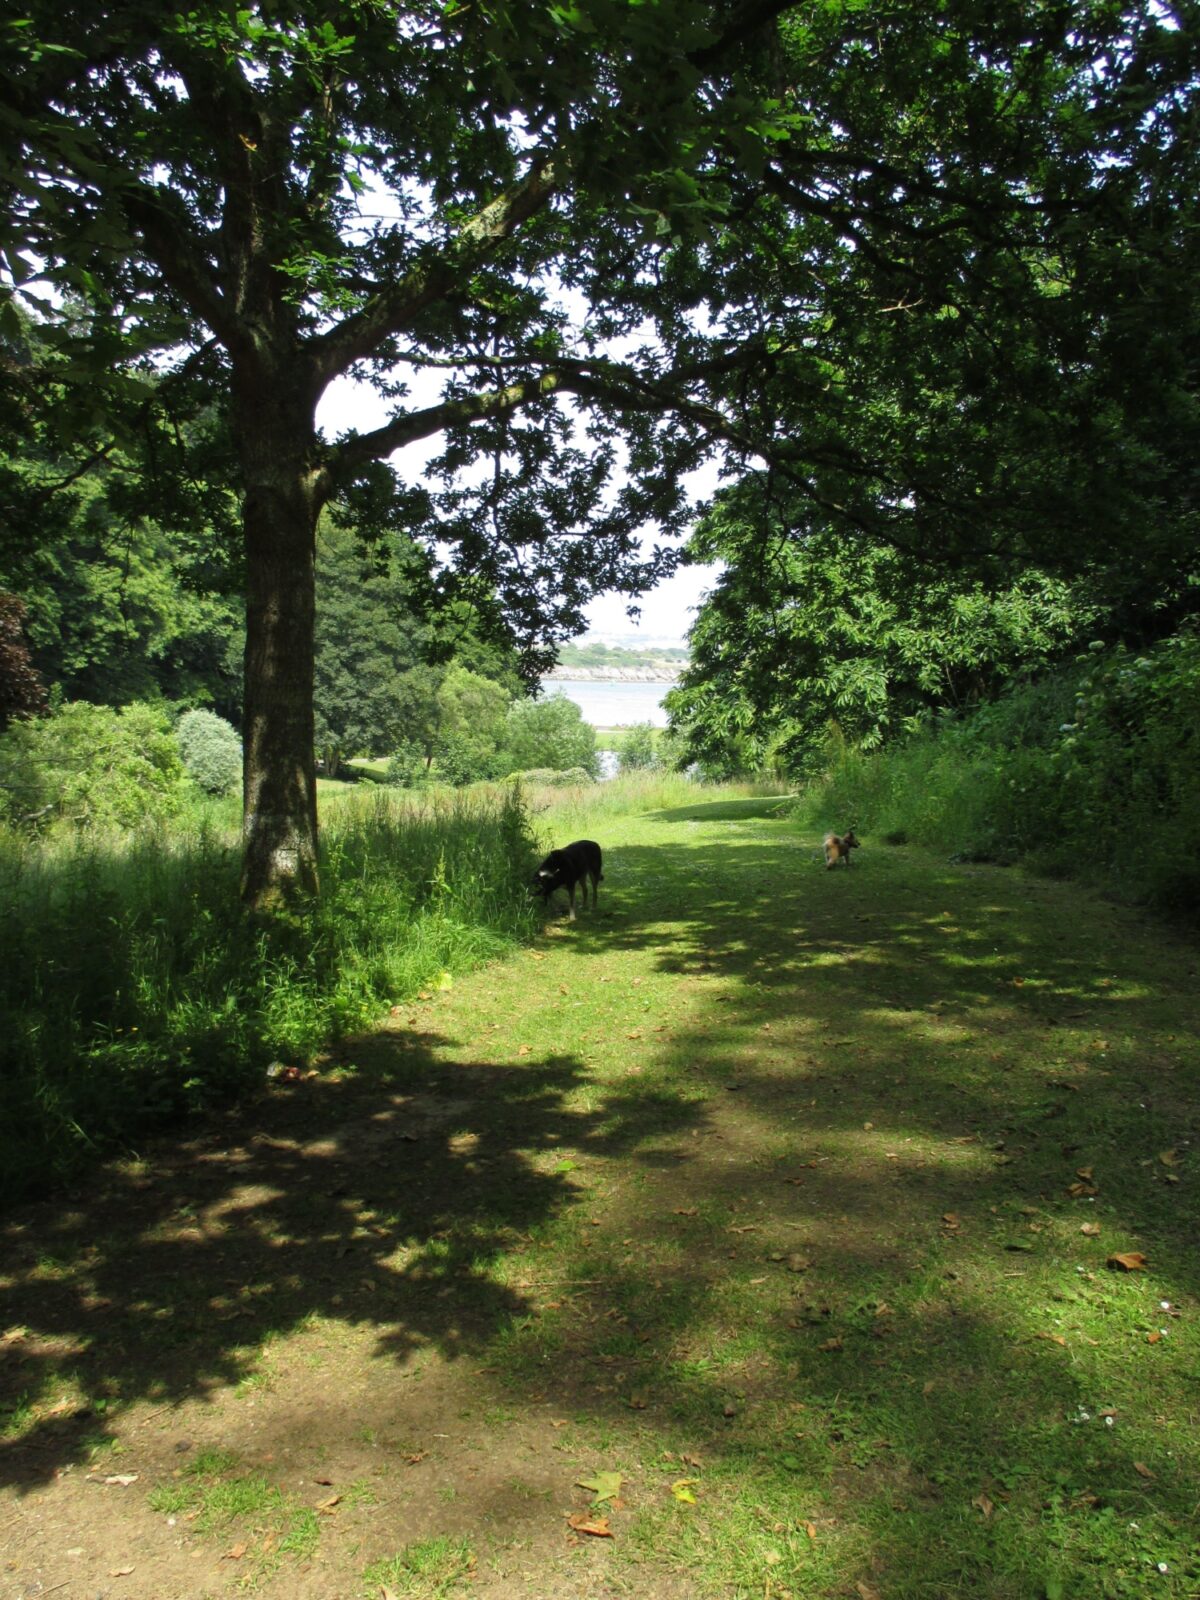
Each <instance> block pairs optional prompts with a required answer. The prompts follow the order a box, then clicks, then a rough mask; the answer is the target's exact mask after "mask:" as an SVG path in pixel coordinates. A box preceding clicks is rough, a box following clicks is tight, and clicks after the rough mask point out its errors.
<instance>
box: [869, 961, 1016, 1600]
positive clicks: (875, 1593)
mask: <svg viewBox="0 0 1200 1600" xmlns="http://www.w3.org/2000/svg"><path fill="white" fill-rule="evenodd" d="M1013 981H1014V982H1015V983H1024V982H1025V980H1024V978H1016V979H1014V980H1013ZM854 1588H855V1592H856V1593H857V1595H858V1600H879V1590H878V1589H872V1587H871V1585H870V1584H869V1583H856V1584H855V1585H854Z"/></svg>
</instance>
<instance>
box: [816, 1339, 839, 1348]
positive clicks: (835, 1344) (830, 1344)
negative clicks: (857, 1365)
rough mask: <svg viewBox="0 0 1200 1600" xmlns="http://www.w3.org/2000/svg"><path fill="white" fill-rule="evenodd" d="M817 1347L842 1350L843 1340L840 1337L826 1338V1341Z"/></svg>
mask: <svg viewBox="0 0 1200 1600" xmlns="http://www.w3.org/2000/svg"><path fill="white" fill-rule="evenodd" d="M817 1348H818V1349H819V1350H840V1349H841V1348H842V1341H841V1340H840V1339H826V1341H825V1343H824V1344H822V1345H818V1346H817Z"/></svg>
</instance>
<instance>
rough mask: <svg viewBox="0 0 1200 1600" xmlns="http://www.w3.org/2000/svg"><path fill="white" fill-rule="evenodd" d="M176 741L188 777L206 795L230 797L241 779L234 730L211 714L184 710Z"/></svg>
mask: <svg viewBox="0 0 1200 1600" xmlns="http://www.w3.org/2000/svg"><path fill="white" fill-rule="evenodd" d="M175 739H176V742H177V743H178V745H179V754H180V757H181V759H182V761H183V765H184V768H185V769H186V771H187V775H188V777H189V778H191V779H192V781H193V782H194V783H196V784H198V785H199V786H200V788H201V789H203V790H205V792H206V793H208V794H232V793H233V791H234V789H236V788H237V785H238V782H239V780H240V779H241V776H242V741H241V740H240V739H239V738H238V733H237V729H236V728H235V727H234V726H233V724H232V723H229V722H226V721H225V718H224V717H218V716H217V715H216V713H215V712H213V711H200V710H197V711H186V712H184V714H183V716H182V717H180V719H179V723H178V725H177V727H176V729H175Z"/></svg>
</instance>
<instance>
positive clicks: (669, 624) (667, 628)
mask: <svg viewBox="0 0 1200 1600" xmlns="http://www.w3.org/2000/svg"><path fill="white" fill-rule="evenodd" d="M435 398H436V395H435V394H432V393H431V394H430V395H429V397H428V400H429V401H432V400H434V399H435ZM418 403H420V404H425V403H427V401H426V399H425V397H421V398H420V399H419V401H418ZM389 415H390V412H389V410H388V408H387V406H386V404H385V403H384V401H383V400H382V399H381V398H380V396H379V395H377V394H376V393H375V391H374V390H373V389H372V388H371V387H370V386H369V385H367V384H362V383H356V382H355V381H354V380H353V379H350V378H339V379H337V380H335V382H334V383H332V384H330V386H329V388H328V389H327V390H326V391H325V394H324V396H323V398H322V400H321V403H320V405H319V406H318V408H317V423H318V426H320V427H321V428H323V429H324V430H325V432H326V433H327V434H329V435H330V436H336V435H337V434H339V433H342V432H344V431H345V429H347V428H357V429H358V430H359V431H360V432H366V431H367V430H369V429H371V428H377V427H379V426H380V425H381V424H382V423H383V422H385V421H386V420H387V418H388V416H389ZM440 448H441V445H440V441H439V440H437V439H429V440H423V441H421V442H420V443H418V444H415V445H410V446H408V449H407V450H406V451H401V452H398V453H397V456H395V457H393V460H396V461H397V464H399V465H402V466H403V468H405V469H406V470H407V471H408V472H409V473H410V474H411V475H412V476H413V477H416V476H417V475H418V474H419V473H420V470H421V467H422V466H423V464H424V462H425V461H426V460H428V459H429V457H430V456H432V455H435V454H436V453H437V451H438V450H439V449H440ZM692 477H693V480H694V485H693V493H694V496H695V498H696V499H697V500H699V499H703V498H705V497H706V496H707V495H710V494H711V493H712V491H713V489H714V488H715V487H716V483H717V469H716V465H715V463H710V464H708V465H706V466H705V467H703V468H701V470H700V471H699V472H696V473H694V474H692ZM649 543H653V538H651V539H650V540H649ZM719 573H720V568H719V567H708V566H706V567H686V568H683V569H681V570H680V571H679V572H677V573H676V574H675V575H674V577H671V578H665V579H664V580H663V582H662V583H660V584H659V585H658V586H657V587H656V588H654V589H652V590H651V591H650V592H649V593H648V594H646V595H643V596H642V598H641V600H640V601H638V602H636V603H637V604H638V605H639V606H640V608H641V616H640V617H639V618H636V619H631V618H630V617H628V616H627V615H626V611H627V609H628V607H629V605H630V603H631V602H630V601H629V599H628V597H627V596H625V595H621V594H606V595H602V596H601V597H600V598H599V599H597V600H593V601H592V603H591V605H590V606H588V607H587V609H586V616H587V624H588V626H587V632H586V633H584V634H581V635H580V637H579V639H578V641H577V642H578V643H581V644H582V643H592V642H602V643H604V644H610V645H611V644H622V645H626V646H632V647H633V648H645V649H653V648H662V647H664V646H667V645H682V644H686V642H687V639H686V635H687V631H688V629H689V628H690V627H691V625H692V623H693V622H694V621H695V620H696V609H697V607H698V606H699V604H700V602H701V600H702V599H703V597H704V593H705V591H706V590H707V589H710V588H711V587H712V585H713V584H714V583H715V582H716V579H717V577H718V575H719Z"/></svg>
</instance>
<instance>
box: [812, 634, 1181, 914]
mask: <svg viewBox="0 0 1200 1600" xmlns="http://www.w3.org/2000/svg"><path fill="white" fill-rule="evenodd" d="M827 756H828V757H829V759H828V761H827V767H826V771H825V773H824V774H823V775H822V777H821V779H820V780H819V781H817V782H815V783H814V784H813V785H812V786H811V787H810V789H809V790H808V791H807V792H806V794H805V796H804V798H803V800H802V802H801V813H802V815H804V817H805V818H806V819H808V820H810V821H812V822H814V823H817V824H821V823H824V825H826V826H828V825H829V823H830V822H832V821H833V820H835V819H847V820H852V821H853V822H854V824H855V827H856V829H857V830H858V831H860V832H861V833H863V834H864V835H867V836H869V837H870V838H871V842H872V843H875V844H878V843H882V842H883V840H885V839H888V838H890V839H892V840H893V841H895V842H900V841H903V840H906V839H907V840H912V841H913V842H914V843H916V844H921V845H924V846H926V847H927V848H930V849H933V850H936V851H938V852H939V853H941V854H944V855H953V856H957V857H959V858H966V859H983V860H992V861H1004V862H1013V861H1023V862H1027V863H1029V864H1030V865H1032V866H1033V867H1035V868H1037V869H1038V870H1040V871H1049V872H1060V873H1070V874H1073V875H1076V876H1082V877H1085V878H1090V879H1091V880H1092V881H1094V882H1097V883H1098V884H1101V885H1102V886H1105V887H1109V888H1113V889H1115V890H1116V891H1117V892H1118V893H1120V894H1121V895H1122V896H1123V897H1125V898H1126V899H1130V900H1136V901H1144V902H1147V903H1149V904H1152V905H1155V906H1159V907H1166V908H1172V909H1177V910H1181V911H1186V912H1189V913H1192V914H1194V913H1195V911H1196V908H1197V906H1200V633H1197V632H1196V631H1195V630H1194V629H1187V630H1185V631H1184V632H1183V633H1181V634H1179V635H1176V636H1174V637H1172V638H1170V639H1167V640H1164V641H1163V642H1162V643H1160V644H1158V645H1156V646H1153V647H1151V648H1149V649H1147V650H1145V651H1140V652H1134V651H1129V650H1124V649H1118V650H1112V651H1106V650H1104V649H1103V647H1102V646H1099V645H1098V646H1097V648H1096V649H1095V650H1094V651H1092V652H1088V653H1087V654H1085V655H1084V656H1083V657H1082V658H1081V659H1080V660H1078V661H1077V662H1075V663H1073V664H1071V665H1070V666H1068V667H1064V668H1063V669H1061V670H1060V671H1058V672H1056V673H1053V674H1050V675H1048V676H1046V677H1045V678H1043V679H1042V680H1041V681H1039V682H1038V683H1035V684H1032V685H1025V686H1017V687H1014V688H1013V689H1012V690H1011V691H1010V692H1009V693H1007V694H1005V695H1003V696H1002V697H1001V698H999V699H998V700H997V701H996V702H995V703H994V704H992V705H990V706H987V707H984V708H983V709H982V710H979V711H976V712H975V713H974V714H973V715H971V716H968V717H945V718H943V719H941V720H940V721H939V722H938V723H936V724H935V725H934V726H932V727H930V728H929V729H928V730H926V731H924V732H922V733H919V734H917V735H915V736H913V737H912V738H910V739H908V740H905V741H901V742H898V743H897V744H896V745H894V746H893V747H890V748H888V749H885V750H883V751H880V752H875V753H870V754H868V753H864V752H862V751H856V750H854V749H853V748H851V747H846V746H844V745H835V746H834V747H832V748H831V750H830V751H828V752H827Z"/></svg>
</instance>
